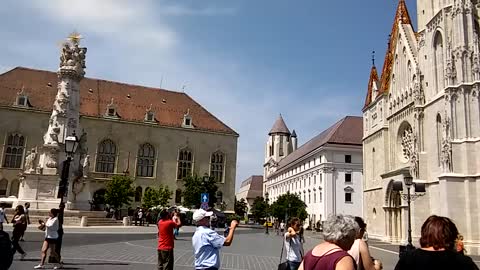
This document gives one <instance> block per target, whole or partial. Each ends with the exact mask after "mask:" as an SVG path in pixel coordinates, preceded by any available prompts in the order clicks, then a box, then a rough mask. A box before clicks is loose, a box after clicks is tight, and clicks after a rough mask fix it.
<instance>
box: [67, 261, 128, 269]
mask: <svg viewBox="0 0 480 270" xmlns="http://www.w3.org/2000/svg"><path fill="white" fill-rule="evenodd" d="M63 265H64V267H63V269H79V268H67V267H65V265H130V264H129V263H118V262H94V263H64V264H63Z"/></svg>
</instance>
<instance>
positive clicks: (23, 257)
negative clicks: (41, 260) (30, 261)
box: [20, 253, 27, 261]
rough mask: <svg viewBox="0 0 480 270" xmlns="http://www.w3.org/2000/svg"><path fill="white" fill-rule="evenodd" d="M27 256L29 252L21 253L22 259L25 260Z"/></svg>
mask: <svg viewBox="0 0 480 270" xmlns="http://www.w3.org/2000/svg"><path fill="white" fill-rule="evenodd" d="M25 257H27V253H23V254H22V255H20V260H21V261H23V260H25Z"/></svg>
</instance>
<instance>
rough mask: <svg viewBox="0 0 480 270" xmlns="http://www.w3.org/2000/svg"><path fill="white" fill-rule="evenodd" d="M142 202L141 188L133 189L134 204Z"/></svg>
mask: <svg viewBox="0 0 480 270" xmlns="http://www.w3.org/2000/svg"><path fill="white" fill-rule="evenodd" d="M141 201H142V187H137V188H136V189H135V202H141Z"/></svg>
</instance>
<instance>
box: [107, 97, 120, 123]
mask: <svg viewBox="0 0 480 270" xmlns="http://www.w3.org/2000/svg"><path fill="white" fill-rule="evenodd" d="M105 117H108V118H119V117H118V114H117V105H115V104H114V103H113V98H112V100H111V101H110V103H109V104H107V110H106V111H105Z"/></svg>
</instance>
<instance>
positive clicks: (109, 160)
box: [95, 139, 117, 173]
mask: <svg viewBox="0 0 480 270" xmlns="http://www.w3.org/2000/svg"><path fill="white" fill-rule="evenodd" d="M116 159H117V146H116V145H115V143H114V142H113V141H112V140H110V139H105V140H103V141H101V142H100V143H99V144H98V149H97V160H96V162H95V165H96V166H95V171H97V172H105V173H113V172H114V171H115V161H116Z"/></svg>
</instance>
